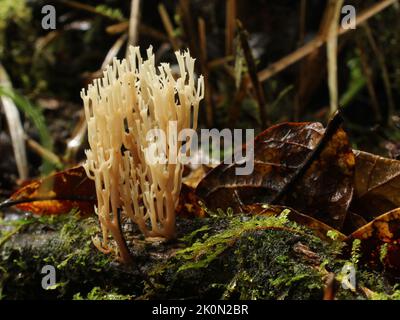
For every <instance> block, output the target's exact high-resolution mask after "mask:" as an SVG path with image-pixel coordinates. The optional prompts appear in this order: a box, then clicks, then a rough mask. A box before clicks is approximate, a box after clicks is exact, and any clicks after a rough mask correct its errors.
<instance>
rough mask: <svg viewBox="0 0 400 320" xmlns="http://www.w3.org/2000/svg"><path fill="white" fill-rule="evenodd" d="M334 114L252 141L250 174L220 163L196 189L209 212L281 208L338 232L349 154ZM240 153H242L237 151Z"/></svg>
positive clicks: (348, 182)
mask: <svg viewBox="0 0 400 320" xmlns="http://www.w3.org/2000/svg"><path fill="white" fill-rule="evenodd" d="M338 119H339V118H338V116H337V115H336V116H335V117H334V119H333V120H332V121H331V122H330V124H329V125H328V127H327V130H326V132H325V130H324V128H323V126H322V125H321V124H320V123H283V124H279V125H276V126H273V127H271V128H269V129H267V130H266V131H264V132H263V133H261V134H260V135H258V136H257V137H256V139H255V144H254V149H255V152H254V159H255V161H254V162H255V163H254V172H253V173H252V174H251V175H247V176H246V175H244V176H238V175H236V174H235V169H236V168H237V167H240V165H238V164H236V163H233V164H231V165H228V164H221V165H219V166H218V167H216V168H215V169H213V170H212V171H211V172H210V173H209V174H208V175H207V176H206V177H205V178H204V179H203V180H202V181H201V182H200V184H199V186H198V187H197V190H196V192H197V194H198V195H199V196H200V197H201V198H202V199H203V200H204V201H205V203H206V205H207V206H208V207H209V208H210V209H216V208H221V209H226V208H228V207H232V208H233V209H234V210H235V211H240V210H242V207H243V205H248V204H253V203H267V204H281V205H287V206H289V207H291V208H294V209H296V210H298V211H301V212H304V213H306V214H308V215H311V216H313V217H314V218H317V219H319V220H321V221H323V222H324V223H326V224H328V225H331V226H333V227H334V228H335V229H340V228H341V227H342V225H343V222H344V219H345V217H346V213H347V209H348V206H349V203H350V201H351V198H352V194H353V173H354V155H353V153H352V150H351V148H350V145H349V141H348V138H347V135H346V133H345V132H344V131H343V130H342V129H341V128H339V124H340V122H339V120H338ZM243 154H245V152H243Z"/></svg>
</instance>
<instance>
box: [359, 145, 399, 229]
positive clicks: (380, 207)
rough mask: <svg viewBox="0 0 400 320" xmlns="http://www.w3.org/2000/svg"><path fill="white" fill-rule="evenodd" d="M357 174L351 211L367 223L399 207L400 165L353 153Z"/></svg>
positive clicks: (389, 160)
mask: <svg viewBox="0 0 400 320" xmlns="http://www.w3.org/2000/svg"><path fill="white" fill-rule="evenodd" d="M354 153H355V155H356V171H355V183H354V200H353V202H352V210H353V211H355V212H356V213H358V214H359V215H361V216H363V217H364V218H365V219H367V220H368V221H370V220H372V219H374V218H375V217H377V216H379V215H380V214H382V213H385V212H388V211H390V210H393V209H395V208H398V207H400V161H398V160H393V159H387V158H383V157H380V156H377V155H373V154H370V153H367V152H363V151H354Z"/></svg>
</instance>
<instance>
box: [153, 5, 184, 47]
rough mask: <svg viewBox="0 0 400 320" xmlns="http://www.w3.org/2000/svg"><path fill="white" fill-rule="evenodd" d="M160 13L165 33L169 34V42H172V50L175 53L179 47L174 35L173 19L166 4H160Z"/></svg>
mask: <svg viewBox="0 0 400 320" xmlns="http://www.w3.org/2000/svg"><path fill="white" fill-rule="evenodd" d="M158 12H159V14H160V17H161V21H162V23H163V25H164V28H165V31H166V32H167V35H168V38H169V42H171V45H172V48H173V49H174V50H175V51H177V50H179V45H178V42H177V40H176V37H175V34H174V27H173V26H172V22H171V19H170V18H169V15H168V12H167V9H165V6H164V4H162V3H160V4H159V5H158Z"/></svg>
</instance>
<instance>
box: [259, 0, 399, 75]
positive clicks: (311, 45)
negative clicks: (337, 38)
mask: <svg viewBox="0 0 400 320" xmlns="http://www.w3.org/2000/svg"><path fill="white" fill-rule="evenodd" d="M394 3H398V0H386V1H382V2H379V3H377V4H375V5H373V6H371V7H370V8H368V9H365V10H364V11H363V12H361V13H360V14H359V15H358V18H357V23H356V24H357V25H360V24H362V23H363V22H365V21H367V20H368V19H370V18H372V17H373V16H375V15H376V14H378V13H380V12H381V11H382V10H384V9H386V8H388V7H389V6H391V5H393V4H394ZM350 30H351V29H343V28H340V29H339V35H342V34H345V33H347V32H348V31H350ZM325 42H326V39H321V38H320V37H316V38H314V39H313V40H311V41H310V42H308V43H307V44H305V45H304V46H302V47H301V48H299V49H297V50H295V51H294V52H292V53H290V54H289V55H287V56H285V57H283V58H282V59H280V60H278V61H276V62H274V63H273V64H271V65H270V66H269V67H267V68H266V69H264V70H261V71H260V72H259V73H258V79H259V81H261V82H263V81H265V80H267V79H269V78H271V77H273V76H274V75H276V74H277V73H279V72H281V71H282V70H284V69H286V68H287V67H289V66H291V65H292V64H294V63H296V62H298V61H299V60H301V59H303V58H304V57H306V56H307V55H309V54H310V53H312V52H313V51H314V50H316V49H318V48H319V47H321V46H322V45H323V44H324V43H325Z"/></svg>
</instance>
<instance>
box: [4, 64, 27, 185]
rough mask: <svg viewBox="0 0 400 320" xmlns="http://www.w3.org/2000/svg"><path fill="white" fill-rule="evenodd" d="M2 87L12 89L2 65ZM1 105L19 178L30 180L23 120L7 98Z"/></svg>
mask: <svg viewBox="0 0 400 320" xmlns="http://www.w3.org/2000/svg"><path fill="white" fill-rule="evenodd" d="M0 86H3V87H6V88H11V83H10V80H9V79H8V75H7V73H6V70H5V69H4V67H3V65H2V64H1V63H0ZM1 103H2V105H3V108H4V113H5V115H6V119H7V124H8V128H9V131H10V136H11V141H12V146H13V150H14V156H15V162H16V164H17V169H18V175H19V178H20V179H22V180H25V179H27V178H28V160H27V156H26V148H25V139H24V136H25V133H24V129H23V127H22V123H21V118H20V116H19V112H18V109H17V106H16V105H15V103H14V102H13V101H12V100H11V99H10V98H9V97H7V96H4V95H2V96H1Z"/></svg>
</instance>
